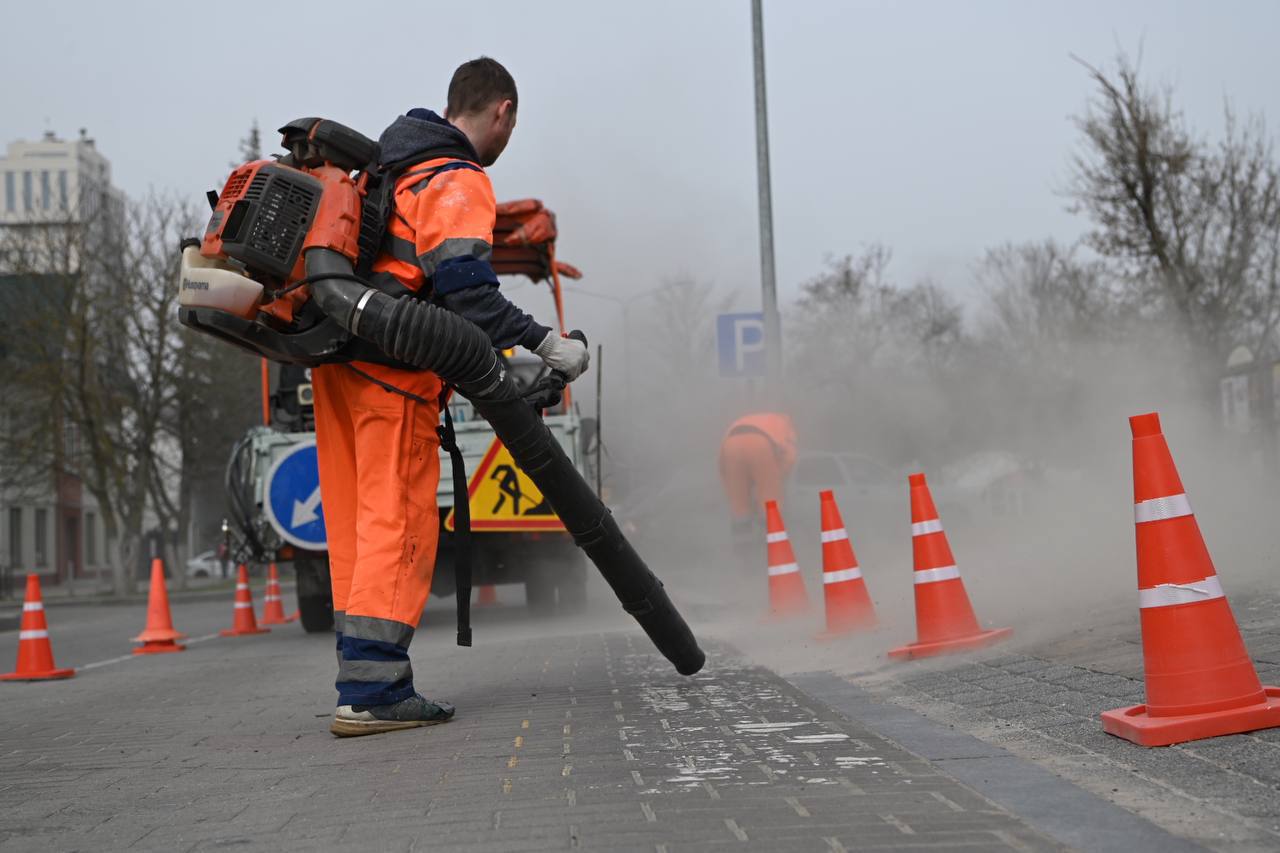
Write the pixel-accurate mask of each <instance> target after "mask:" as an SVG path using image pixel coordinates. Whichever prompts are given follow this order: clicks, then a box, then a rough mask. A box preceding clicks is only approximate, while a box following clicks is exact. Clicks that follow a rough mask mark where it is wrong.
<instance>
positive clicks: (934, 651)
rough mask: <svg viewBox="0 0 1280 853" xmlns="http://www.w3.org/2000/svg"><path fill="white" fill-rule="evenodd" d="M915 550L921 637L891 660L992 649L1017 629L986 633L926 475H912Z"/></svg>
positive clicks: (898, 650)
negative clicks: (984, 647)
mask: <svg viewBox="0 0 1280 853" xmlns="http://www.w3.org/2000/svg"><path fill="white" fill-rule="evenodd" d="M907 481H908V482H909V483H910V484H911V549H912V552H913V556H914V562H915V572H914V579H915V590H916V632H917V634H918V639H917V640H916V642H914V643H909V644H907V645H905V646H899V647H898V648H896V649H890V650H889V657H891V658H924V657H933V656H934V655H941V654H947V653H948V652H957V651H961V650H963V649H973V648H978V647H980V646H987V645H990V644H992V643H995V642H997V641H999V640H1002V639H1004V638H1005V637H1007V636H1009V635H1010V634H1012V633H1013V629H1012V628H995V629H993V630H990V631H984V630H982V627H981V626H980V625H979V624H978V617H977V616H975V615H974V613H973V605H971V604H970V603H969V595H968V593H966V592H965V590H964V581H962V580H961V579H960V570H959V569H958V568H957V567H956V558H955V557H953V556H952V555H951V546H950V545H949V544H947V534H946V533H945V532H943V530H942V521H941V520H940V519H939V518H938V510H937V509H936V508H935V507H934V505H933V496H932V495H931V494H929V486H928V484H926V483H925V480H924V474H911V475H910V476H909V477H908V478H907Z"/></svg>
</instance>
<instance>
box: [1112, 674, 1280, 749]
mask: <svg viewBox="0 0 1280 853" xmlns="http://www.w3.org/2000/svg"><path fill="white" fill-rule="evenodd" d="M1262 690H1263V692H1264V693H1266V697H1267V698H1266V701H1263V702H1259V703H1258V704H1257V705H1248V706H1246V707H1244V708H1232V709H1231V710H1229V711H1210V712H1209V713H1207V714H1186V715H1184V716H1180V717H1151V716H1148V715H1147V706H1146V705H1130V706H1129V707H1127V708H1116V709H1115V710H1114V711H1103V712H1102V714H1101V717H1102V730H1103V731H1104V732H1106V733H1107V734H1109V735H1115V736H1116V737H1121V738H1124V739H1125V740H1128V741H1133V742H1134V743H1136V744H1138V745H1139V746H1171V745H1173V744H1175V743H1186V742H1187V741H1191V740H1203V739H1204V738H1210V737H1220V736H1221V735H1236V734H1240V733H1241V732H1253V731H1257V730H1258V729H1270V728H1275V727H1277V726H1280V687H1263V688H1262Z"/></svg>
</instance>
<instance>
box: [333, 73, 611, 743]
mask: <svg viewBox="0 0 1280 853" xmlns="http://www.w3.org/2000/svg"><path fill="white" fill-rule="evenodd" d="M516 105H517V94H516V85H515V81H514V80H513V79H512V77H511V75H510V74H509V73H508V72H507V70H506V69H505V68H503V67H502V65H500V64H499V63H498V62H496V61H494V60H492V59H489V58H487V57H482V58H480V59H475V60H472V61H470V62H467V63H464V64H463V65H462V66H460V67H459V68H458V69H457V71H456V72H455V73H454V75H453V80H452V81H451V82H450V84H449V97H448V107H447V109H446V110H445V115H444V116H443V117H441V116H439V115H437V114H436V113H434V112H431V111H430V110H425V109H413V110H410V111H409V112H408V113H407V114H405V115H402V116H400V117H399V118H397V119H396V120H395V121H394V122H392V123H391V126H390V127H388V128H387V129H386V130H385V131H384V132H383V134H382V136H381V138H380V139H379V145H380V152H381V155H380V156H381V163H382V166H383V168H385V169H387V170H388V171H394V172H396V173H398V174H399V177H398V179H397V180H396V182H395V189H394V209H393V210H392V214H391V216H390V217H389V219H388V224H387V235H386V237H385V239H384V241H383V244H382V251H381V254H380V255H379V257H378V259H377V260H376V261H375V262H374V264H373V274H372V276H371V284H373V285H374V286H375V287H376V288H377V289H378V290H381V291H382V292H384V293H387V294H390V295H393V296H396V297H399V298H407V299H414V298H418V299H427V298H429V299H430V300H431V301H433V302H434V303H436V304H437V305H442V306H444V307H445V308H447V309H449V310H451V311H454V312H456V313H458V314H461V315H462V316H464V317H466V318H467V319H469V320H471V321H472V322H473V323H475V324H476V325H477V326H479V327H480V328H481V329H482V330H483V331H484V332H485V333H486V334H487V335H488V337H489V338H490V339H491V341H492V342H493V346H494V347H497V348H508V347H513V346H516V345H520V346H523V347H525V348H527V349H530V350H532V351H533V352H534V353H536V354H537V355H538V356H540V357H541V358H542V360H543V361H544V362H546V364H547V365H548V366H549V367H551V368H553V369H555V370H558V371H561V372H562V373H563V374H564V375H565V376H566V377H567V378H568V379H570V380H572V379H574V378H576V377H577V376H578V375H580V374H581V373H582V372H583V371H584V370H585V369H586V367H587V361H588V356H587V348H586V346H585V345H584V344H582V343H581V342H579V341H576V340H572V339H567V338H563V337H561V336H560V334H559V333H557V332H555V331H553V330H551V329H550V328H548V327H546V326H542V325H539V324H538V323H536V322H535V321H534V319H533V318H532V317H530V316H529V315H527V314H525V313H524V312H523V311H521V310H520V309H518V308H516V307H515V306H514V305H512V304H511V303H510V302H508V301H507V299H506V298H505V297H504V296H503V295H502V294H501V293H500V292H499V291H498V278H497V275H496V274H495V272H494V269H493V267H492V265H491V263H490V259H491V255H492V241H493V227H494V218H495V210H496V201H495V199H494V195H493V188H492V186H491V185H490V183H489V177H488V175H486V174H485V171H484V170H485V167H487V166H490V165H492V164H493V163H494V161H496V160H497V159H498V157H499V155H501V154H502V152H503V150H504V149H505V148H506V146H507V142H508V140H509V139H510V138H511V133H512V131H513V130H514V129H515V125H516ZM312 379H313V383H314V389H315V414H316V444H317V451H318V459H319V468H320V490H321V497H322V504H323V507H324V517H325V525H326V528H327V531H328V538H329V566H330V572H331V575H332V579H333V605H334V621H335V629H336V631H337V639H338V660H339V664H338V679H337V688H338V709H337V712H336V713H335V715H334V720H333V724H332V726H331V728H330V730H331V731H332V732H333V733H334V734H335V735H338V736H350V735H363V734H373V733H376V732H384V731H390V730H393V729H402V728H410V727H413V726H425V725H432V724H434V723H442V722H445V721H447V720H449V719H450V718H451V717H452V716H453V713H454V709H453V707H452V706H450V705H449V704H448V703H446V702H442V701H436V700H431V699H426V698H424V697H423V696H421V695H420V694H418V692H417V690H416V688H415V684H414V677H413V670H412V667H411V666H410V663H409V643H410V641H411V640H412V639H413V634H414V629H415V628H416V626H417V624H418V620H419V619H420V618H421V616H422V608H423V606H424V605H425V604H426V600H427V595H428V593H429V592H430V589H431V577H432V573H433V570H434V565H435V556H436V545H437V539H438V536H439V522H438V513H437V509H436V487H437V484H438V482H439V478H440V462H439V454H440V441H439V438H438V436H437V434H436V426H437V423H438V421H439V417H440V401H439V398H440V393H441V381H440V379H439V377H437V376H436V375H435V374H434V373H432V372H429V371H426V370H414V369H403V368H398V367H391V366H388V365H380V364H374V363H370V362H364V361H355V362H351V363H348V364H323V365H321V366H319V367H317V368H316V369H315V370H314V371H313V373H312ZM513 473H514V472H513ZM516 488H517V491H516V494H515V495H513V496H512V499H513V500H518V485H517V487H516Z"/></svg>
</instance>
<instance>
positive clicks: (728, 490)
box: [720, 412, 796, 525]
mask: <svg viewBox="0 0 1280 853" xmlns="http://www.w3.org/2000/svg"><path fill="white" fill-rule="evenodd" d="M795 464H796V431H795V427H794V426H793V425H792V423H791V418H789V417H787V416H786V415H783V414H777V413H775V412H759V413H757V414H752V415H747V416H745V417H742V418H739V419H738V420H736V421H734V422H733V425H732V426H730V427H729V430H728V432H726V433H725V436H724V440H723V441H721V443H720V482H721V484H723V486H724V493H725V496H726V497H727V498H728V499H729V512H730V515H731V516H732V519H733V522H734V524H735V525H740V524H743V523H750V522H751V521H752V520H753V519H755V518H758V517H760V516H761V514H762V513H763V511H764V503H765V501H778V502H781V501H782V492H783V488H784V487H785V485H786V482H787V477H788V476H790V474H791V469H792V467H793V466H794V465H795Z"/></svg>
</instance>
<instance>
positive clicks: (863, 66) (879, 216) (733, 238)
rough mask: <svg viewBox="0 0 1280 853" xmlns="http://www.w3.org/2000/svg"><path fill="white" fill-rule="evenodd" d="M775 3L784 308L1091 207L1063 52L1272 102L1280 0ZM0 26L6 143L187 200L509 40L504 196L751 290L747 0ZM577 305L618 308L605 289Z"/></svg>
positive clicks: (414, 100) (59, 18)
mask: <svg viewBox="0 0 1280 853" xmlns="http://www.w3.org/2000/svg"><path fill="white" fill-rule="evenodd" d="M296 10H305V13H306V17H305V20H304V19H300V18H299V17H295V16H294V15H293V14H291V12H292V11H296ZM764 13H765V30H766V57H767V66H768V86H769V108H770V134H771V145H772V153H773V192H774V220H775V223H776V242H777V257H778V281H779V288H780V291H781V294H782V297H783V299H784V300H785V299H788V298H790V297H792V296H794V294H795V293H796V292H797V289H798V287H799V285H800V283H802V282H803V281H804V280H805V279H807V278H809V277H811V276H812V275H814V274H815V273H817V272H818V271H819V270H821V268H822V267H823V263H824V258H825V257H827V256H830V255H840V254H844V253H847V252H850V251H856V250H857V249H858V248H859V247H860V246H861V245H863V244H865V243H868V242H873V241H879V242H883V243H885V244H887V245H889V246H890V247H891V248H892V249H893V251H894V255H895V260H894V265H893V270H894V273H895V275H896V277H897V278H898V279H899V280H901V281H903V282H904V283H905V282H910V281H913V280H915V279H918V278H920V277H924V276H928V277H931V278H933V279H934V280H936V281H938V282H940V283H941V284H943V285H944V286H945V287H947V288H948V289H951V290H953V291H954V292H956V293H957V294H958V295H960V296H961V297H964V296H966V295H967V293H968V292H969V291H970V288H971V284H970V282H971V271H972V267H973V264H974V262H975V261H976V260H977V259H978V258H980V257H981V255H982V253H983V252H984V250H985V249H987V248H988V247H991V246H994V245H997V244H999V243H1002V242H1005V241H1023V240H1033V239H1040V238H1044V237H1048V236H1054V237H1057V238H1059V239H1061V240H1063V241H1068V242H1069V241H1071V240H1072V239H1074V238H1075V237H1076V236H1077V235H1078V234H1079V233H1080V232H1081V230H1082V227H1083V224H1082V223H1081V222H1080V220H1079V219H1078V218H1076V217H1074V216H1073V215H1071V214H1070V213H1068V212H1067V211H1066V210H1065V207H1066V201H1065V199H1064V198H1063V197H1062V195H1061V192H1060V191H1061V189H1062V187H1063V186H1064V185H1065V183H1066V180H1067V177H1068V175H1069V162H1070V156H1071V152H1072V151H1073V149H1074V148H1075V147H1076V145H1077V140H1078V135H1077V132H1076V129H1075V128H1074V126H1073V124H1072V122H1071V116H1072V115H1073V114H1075V113H1078V112H1079V111H1080V109H1081V108H1082V106H1083V105H1084V103H1085V102H1086V100H1087V98H1088V97H1089V96H1090V94H1091V92H1090V86H1089V81H1088V78H1087V75H1086V72H1085V71H1084V69H1082V68H1081V67H1080V66H1079V65H1078V64H1076V63H1075V62H1073V61H1072V60H1071V58H1070V56H1069V55H1070V54H1072V53H1074V54H1077V55H1079V56H1081V57H1083V58H1085V59H1087V60H1089V61H1090V62H1094V63H1099V64H1105V63H1107V62H1109V61H1110V60H1111V59H1112V57H1113V56H1114V55H1115V53H1116V51H1117V49H1118V48H1124V49H1126V50H1128V51H1130V52H1131V53H1132V52H1136V50H1137V49H1138V48H1139V46H1141V47H1142V51H1143V70H1144V72H1145V74H1146V75H1147V77H1148V78H1149V79H1151V80H1154V81H1157V82H1167V83H1169V84H1172V85H1173V86H1174V87H1175V88H1176V95H1177V100H1178V103H1179V104H1180V105H1181V106H1182V108H1183V109H1184V111H1185V113H1186V115H1187V117H1188V119H1189V120H1190V121H1191V123H1192V124H1194V125H1196V126H1197V127H1199V128H1200V129H1201V130H1203V131H1205V132H1206V133H1208V134H1211V135H1212V134H1216V133H1217V132H1218V131H1219V129H1220V127H1221V112H1222V104H1223V99H1224V98H1225V97H1228V96H1229V97H1230V98H1231V99H1232V100H1233V101H1234V103H1235V105H1236V106H1237V108H1238V109H1239V110H1240V111H1241V112H1244V113H1249V112H1261V113H1264V114H1270V115H1271V116H1272V117H1273V118H1274V117H1275V116H1276V115H1277V110H1276V103H1275V101H1276V98H1277V92H1280V87H1278V86H1277V82H1278V80H1280V74H1277V71H1280V51H1278V50H1277V48H1276V37H1277V34H1278V33H1280V26H1278V24H1280V4H1277V3H1274V2H1256V3H1244V2H1212V3H1210V2H1201V3H1190V2H1182V3H1175V2H1166V0H1132V2H1119V1H1118V0H1110V1H1109V2H1093V0H1087V1H1086V0H1072V2H1059V3H1054V4H1050V3H1033V2H1025V0H1009V2H994V0H993V1H992V2H869V1H868V0H864V2H787V3H782V2H778V0H766V2H765V4H764ZM3 20H4V32H5V39H4V41H5V48H4V51H3V52H2V53H0V72H2V73H3V80H4V83H3V85H2V86H0V142H8V141H12V140H16V139H35V138H38V137H39V136H40V134H41V133H42V132H43V131H45V130H46V129H49V130H53V131H55V132H57V133H58V134H60V135H62V136H64V137H70V136H73V135H74V134H75V133H76V129H77V128H79V127H87V128H88V129H89V133H90V135H91V136H93V137H94V138H95V139H96V140H97V144H98V147H99V148H100V150H101V151H102V152H103V153H104V154H105V155H106V156H107V157H108V158H110V160H111V162H112V164H113V168H114V175H115V181H116V183H117V184H118V185H119V186H121V187H122V188H123V189H125V190H126V191H127V192H129V193H131V194H138V193H141V192H144V191H146V190H147V189H148V188H156V189H162V190H169V191H174V192H179V193H182V194H185V195H188V196H190V197H191V198H192V199H193V200H195V201H201V196H202V194H203V191H204V190H206V189H209V188H213V187H215V186H221V183H222V181H223V179H224V178H225V176H226V173H227V171H228V166H229V164H230V162H231V160H232V159H233V158H234V156H235V154H236V150H237V142H238V140H239V138H240V137H241V136H243V135H244V134H245V132H246V130H247V128H248V126H249V124H250V123H251V122H252V121H253V120H254V119H257V120H258V121H259V122H260V123H261V125H262V127H263V129H264V141H265V142H266V143H267V146H266V147H267V148H268V150H270V149H271V148H273V147H274V145H275V142H276V141H277V139H278V137H277V136H276V135H275V134H274V133H273V132H271V131H272V129H274V128H275V127H277V126H279V125H280V124H283V123H284V122H285V121H287V120H288V119H291V118H294V117H296V116H302V115H324V116H328V117H331V118H334V119H338V120H340V121H343V122H346V123H349V124H351V125H352V126H354V127H356V128H357V129H359V130H361V131H363V132H365V133H367V134H369V135H371V136H376V135H377V134H378V133H379V131H380V130H381V128H382V127H383V126H385V125H386V124H387V123H388V122H389V121H390V120H391V119H392V118H394V117H395V116H396V115H397V114H398V113H402V112H404V111H405V110H407V109H409V108H410V107H414V106H428V107H437V108H439V107H441V106H442V103H443V99H444V93H445V89H446V87H447V84H448V80H449V76H450V74H451V72H452V70H453V68H454V67H455V66H456V65H457V64H458V63H459V62H461V61H463V60H466V59H469V58H472V57H474V56H476V55H478V54H482V53H483V54H488V55H491V56H494V57H496V58H498V59H499V60H501V61H502V62H503V63H505V64H506V65H507V66H508V68H509V69H510V70H511V71H512V73H513V74H514V75H515V77H516V80H517V83H518V85H519V87H520V118H519V126H518V128H517V130H516V134H515V136H514V138H513V141H512V144H511V147H510V148H509V149H508V153H507V154H506V155H504V157H503V158H502V160H501V161H500V162H499V163H498V164H497V165H496V166H495V167H494V168H493V169H492V170H491V174H492V177H493V181H494V184H495V187H496V189H497V193H498V197H499V199H509V198H517V197H522V196H537V197H540V198H542V199H543V200H544V201H546V203H547V204H548V205H549V206H551V207H552V208H553V209H554V210H556V212H557V213H558V215H559V221H560V227H561V231H562V238H561V241H560V255H561V257H563V258H565V259H566V260H569V261H571V262H573V263H575V264H577V265H579V266H580V267H582V268H583V269H584V270H585V271H586V273H587V279H586V280H585V282H584V286H585V287H589V288H590V289H592V290H595V291H599V292H601V293H604V294H608V295H612V296H618V295H629V294H635V293H639V292H642V291H644V290H645V289H648V288H651V287H653V286H655V285H656V284H657V283H659V282H660V281H661V280H663V279H664V278H668V277H671V276H676V275H681V274H689V275H693V276H696V277H699V278H704V279H707V280H711V281H713V282H715V283H716V284H717V285H718V286H720V287H722V288H730V287H736V288H738V289H739V290H740V291H741V294H740V297H739V305H740V306H741V307H742V308H744V309H754V308H756V307H757V306H758V304H759V297H758V286H759V273H758V269H759V266H758V264H759V254H758V253H759V249H758V243H757V220H756V206H755V191H756V184H755V160H754V157H755V147H754V145H755V143H754V135H753V124H752V122H753V112H752V108H753V105H752V87H751V38H750V36H751V33H750V18H749V3H748V2H747V0H733V2H729V0H720V2H690V1H689V0H687V1H686V2H643V3H620V2H598V0H597V2H555V0H544V2H538V3H529V2H520V3H516V2H508V3H497V2H477V1H476V0H472V2H468V3H466V4H464V5H463V6H461V7H460V6H459V5H458V4H456V3H450V4H444V3H428V2H417V3H408V2H405V3H389V2H362V3H351V2H349V0H348V2H329V0H308V2H307V3H302V4H299V3H288V4H270V3H260V2H242V1H241V0H222V2H218V3H199V4H196V3H188V2H178V0H168V1H167V2H119V3H102V2H68V0H64V2H57V3H51V2H45V0H40V2H23V1H22V0H17V2H15V0H9V2H6V3H5V7H4V18H3ZM530 292H531V289H530V288H529V287H527V286H525V287H520V288H517V289H516V291H515V293H516V295H517V296H518V297H519V298H520V301H521V302H526V301H527V300H528V294H530ZM528 304H529V305H530V306H531V307H535V308H543V309H544V310H543V312H542V313H544V314H545V306H546V303H544V302H541V301H539V300H534V301H531V302H529V303H528ZM641 304H642V303H641ZM570 311H571V312H572V314H571V318H570V319H571V320H578V321H579V322H581V323H582V324H584V325H588V326H589V324H592V323H594V324H596V327H597V328H609V327H610V326H611V325H616V323H617V317H618V307H617V305H616V304H614V305H611V304H610V303H608V302H605V301H601V300H589V299H579V300H577V301H576V303H575V302H571V305H570Z"/></svg>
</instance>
